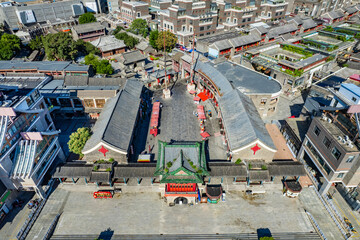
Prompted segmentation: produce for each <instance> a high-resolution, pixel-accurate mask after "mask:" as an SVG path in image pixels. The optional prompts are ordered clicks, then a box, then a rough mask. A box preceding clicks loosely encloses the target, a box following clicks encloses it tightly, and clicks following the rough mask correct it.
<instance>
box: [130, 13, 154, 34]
mask: <svg viewBox="0 0 360 240" xmlns="http://www.w3.org/2000/svg"><path fill="white" fill-rule="evenodd" d="M129 31H130V32H132V33H134V34H137V35H139V34H140V35H142V36H143V37H144V38H145V37H147V35H148V33H149V28H148V25H147V22H146V20H144V19H141V18H138V19H135V20H134V21H133V22H132V23H131V25H130V29H129Z"/></svg>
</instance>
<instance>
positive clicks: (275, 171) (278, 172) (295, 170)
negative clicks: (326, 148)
mask: <svg viewBox="0 0 360 240" xmlns="http://www.w3.org/2000/svg"><path fill="white" fill-rule="evenodd" d="M267 167H268V169H269V174H270V176H305V175H306V172H305V168H304V165H303V164H302V163H301V162H295V161H276V162H271V163H269V164H268V165H267Z"/></svg>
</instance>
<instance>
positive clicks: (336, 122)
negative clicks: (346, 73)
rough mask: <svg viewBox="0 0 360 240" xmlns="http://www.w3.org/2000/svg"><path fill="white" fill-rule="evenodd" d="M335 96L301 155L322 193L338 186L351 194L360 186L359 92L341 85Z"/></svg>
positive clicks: (312, 128)
mask: <svg viewBox="0 0 360 240" xmlns="http://www.w3.org/2000/svg"><path fill="white" fill-rule="evenodd" d="M332 92H333V93H334V95H335V96H334V100H333V101H332V103H331V106H330V108H324V109H326V111H325V110H323V114H322V116H321V117H315V118H313V120H312V123H311V125H310V127H309V130H308V132H307V133H306V136H305V140H304V142H303V145H302V147H301V149H300V151H299V154H298V158H299V159H300V160H301V161H305V162H306V163H307V164H308V165H309V166H310V167H311V168H312V169H313V171H312V172H313V174H314V176H315V177H316V178H317V179H318V181H319V186H318V187H319V189H320V193H326V192H327V191H328V190H329V188H330V186H331V185H333V184H335V183H341V184H342V185H343V186H344V187H345V188H347V189H348V190H350V189H353V188H356V187H357V186H358V185H359V183H360V169H359V166H360V148H359V146H360V144H359V143H360V142H359V132H358V129H357V126H359V125H358V124H359V113H360V109H359V105H358V103H359V98H360V88H359V87H357V86H355V85H353V84H342V85H341V87H340V90H339V91H332Z"/></svg>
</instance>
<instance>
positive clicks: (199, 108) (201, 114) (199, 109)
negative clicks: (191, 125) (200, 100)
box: [197, 105, 206, 119]
mask: <svg viewBox="0 0 360 240" xmlns="http://www.w3.org/2000/svg"><path fill="white" fill-rule="evenodd" d="M197 112H198V118H199V119H206V117H205V112H204V106H203V105H198V106H197Z"/></svg>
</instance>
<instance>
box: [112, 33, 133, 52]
mask: <svg viewBox="0 0 360 240" xmlns="http://www.w3.org/2000/svg"><path fill="white" fill-rule="evenodd" d="M115 37H116V38H117V39H119V40H123V41H124V43H125V45H126V46H127V47H128V48H130V49H131V48H134V47H135V45H136V44H138V43H139V40H138V39H137V38H134V37H132V36H129V35H128V34H127V33H125V32H121V33H118V34H116V35H115Z"/></svg>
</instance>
